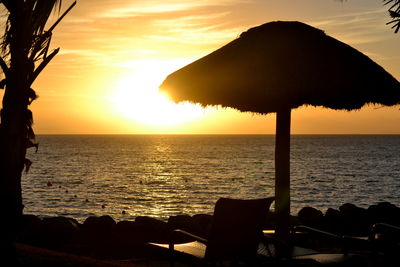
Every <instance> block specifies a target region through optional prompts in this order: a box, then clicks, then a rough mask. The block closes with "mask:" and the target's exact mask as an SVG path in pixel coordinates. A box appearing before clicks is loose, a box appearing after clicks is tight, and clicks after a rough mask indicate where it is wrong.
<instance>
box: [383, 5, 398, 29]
mask: <svg viewBox="0 0 400 267" xmlns="http://www.w3.org/2000/svg"><path fill="white" fill-rule="evenodd" d="M383 3H384V5H389V4H390V7H389V9H388V11H389V16H390V17H391V19H392V20H391V21H389V22H388V23H387V24H394V25H393V26H392V29H395V30H394V33H398V32H399V29H400V19H399V18H400V0H383Z"/></svg>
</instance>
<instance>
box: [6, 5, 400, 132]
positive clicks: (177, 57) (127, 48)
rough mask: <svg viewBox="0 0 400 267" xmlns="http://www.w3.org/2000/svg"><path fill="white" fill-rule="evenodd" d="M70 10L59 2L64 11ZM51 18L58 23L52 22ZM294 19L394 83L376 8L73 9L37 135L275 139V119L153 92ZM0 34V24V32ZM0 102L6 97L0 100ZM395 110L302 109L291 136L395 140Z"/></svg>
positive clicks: (398, 61) (62, 29)
mask: <svg viewBox="0 0 400 267" xmlns="http://www.w3.org/2000/svg"><path fill="white" fill-rule="evenodd" d="M71 3H72V1H68V0H64V1H63V9H66V8H67V7H68V6H69V5H70V4H71ZM54 18H56V16H54ZM274 20H298V21H302V22H305V23H308V24H310V25H312V26H314V27H317V28H320V29H322V30H324V31H325V32H326V33H327V34H328V35H330V36H333V37H334V38H336V39H339V40H340V41H343V42H345V43H347V44H349V45H351V46H353V47H354V48H356V49H358V50H360V51H361V52H363V53H364V54H366V55H368V56H369V57H370V58H372V59H373V60H374V61H376V62H377V63H378V64H380V65H381V66H383V67H384V68H385V69H386V70H387V71H388V72H389V73H391V74H392V75H393V76H395V77H396V78H397V79H400V54H399V52H398V51H399V50H398V47H399V42H400V34H397V35H396V34H394V33H393V30H392V29H391V28H390V26H387V25H385V24H386V22H388V21H389V16H388V13H387V7H385V6H383V5H382V1H381V0H348V1H344V2H341V1H337V0H158V1H156V0H145V1H137V0H78V3H77V5H76V6H75V8H74V9H73V10H72V11H71V12H70V13H69V14H68V15H67V17H65V19H64V20H63V21H62V22H61V24H60V25H59V26H58V27H57V28H56V30H55V31H54V33H53V39H52V47H53V48H56V47H61V51H60V53H59V54H58V55H57V56H56V57H55V58H54V59H53V61H52V62H51V63H50V64H49V66H48V67H47V68H46V69H45V70H44V71H43V72H42V74H41V76H40V77H39V78H38V79H37V81H36V82H35V84H34V86H33V88H34V89H35V90H36V92H37V93H38V95H39V99H38V100H37V101H35V102H34V103H33V104H32V106H31V109H32V111H33V113H34V119H35V125H34V129H35V131H36V133H37V134H165V133H170V134H273V133H274V132H275V115H274V114H271V115H267V116H261V115H257V114H250V113H239V112H237V111H234V110H231V109H222V108H211V107H210V108H206V109H203V108H201V107H199V106H197V105H193V104H189V103H184V104H178V105H177V104H174V103H172V102H170V101H169V100H168V99H167V97H166V96H164V95H161V94H160V93H158V85H159V84H160V83H161V82H162V81H163V79H164V78H165V77H166V76H167V75H168V74H169V73H171V72H173V71H174V70H177V69H178V68H180V67H183V66H184V65H186V64H188V63H190V62H192V61H194V60H196V59H198V58H200V57H202V56H205V55H207V54H208V53H210V52H212V51H213V50H215V49H217V48H219V47H221V46H223V45H224V44H226V43H228V42H229V41H231V40H233V39H234V38H236V37H238V35H239V34H240V33H241V32H243V31H245V30H247V29H248V28H250V27H254V26H257V25H260V24H263V23H266V22H269V21H274ZM2 25H3V24H2ZM0 94H1V96H2V94H3V92H0ZM399 122H400V110H399V106H397V107H391V108H389V107H380V106H370V107H366V108H363V109H362V110H361V111H356V112H346V111H333V110H328V109H321V108H311V107H307V108H306V107H302V108H299V109H296V110H294V111H293V113H292V133H293V134H400V123H399Z"/></svg>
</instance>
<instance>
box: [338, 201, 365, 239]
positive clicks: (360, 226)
mask: <svg viewBox="0 0 400 267" xmlns="http://www.w3.org/2000/svg"><path fill="white" fill-rule="evenodd" d="M339 211H340V215H341V217H342V220H343V232H342V234H347V235H359V236H366V235H368V233H369V231H370V228H371V227H370V223H369V221H368V216H367V210H366V209H364V208H360V207H357V206H356V205H354V204H351V203H346V204H343V205H342V206H340V207H339Z"/></svg>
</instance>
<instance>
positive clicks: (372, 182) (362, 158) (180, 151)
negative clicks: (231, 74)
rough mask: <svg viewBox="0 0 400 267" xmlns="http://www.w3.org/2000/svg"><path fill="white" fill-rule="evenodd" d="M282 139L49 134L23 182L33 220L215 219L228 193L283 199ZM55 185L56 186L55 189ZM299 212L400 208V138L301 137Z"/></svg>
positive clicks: (296, 147)
mask: <svg viewBox="0 0 400 267" xmlns="http://www.w3.org/2000/svg"><path fill="white" fill-rule="evenodd" d="M274 138H275V137H274V136H273V135H41V136H38V137H37V141H38V142H39V143H40V146H39V151H38V152H37V153H35V152H34V151H33V150H30V151H29V152H28V156H27V157H28V158H29V159H30V160H31V161H33V165H32V167H31V170H30V171H29V173H28V174H24V175H23V177H22V186H23V198H24V205H25V209H24V212H25V213H26V214H35V215H39V216H69V217H73V218H75V219H77V220H79V221H83V220H84V219H85V218H87V217H88V216H90V215H97V216H100V215H106V214H107V215H111V216H112V217H113V218H114V219H115V220H117V221H120V220H133V219H134V218H135V217H136V216H142V215H146V216H152V217H155V218H160V219H166V218H168V216H171V215H177V214H189V215H193V214H197V213H208V214H212V212H213V207H214V204H215V202H216V200H217V199H218V198H220V197H233V198H261V197H268V196H273V195H274V145H275V139H274ZM49 182H50V183H51V184H52V185H51V186H49V185H48V183H49ZM291 195H292V201H291V207H292V214H297V212H298V211H299V210H300V209H301V208H302V207H304V206H312V207H315V208H318V209H321V210H322V211H325V210H326V209H327V208H338V207H339V206H340V205H342V204H343V203H346V202H350V203H354V204H356V205H358V206H361V207H368V206H369V205H372V204H375V203H377V202H381V201H389V202H391V203H393V204H396V205H398V206H400V135H294V136H292V139H291Z"/></svg>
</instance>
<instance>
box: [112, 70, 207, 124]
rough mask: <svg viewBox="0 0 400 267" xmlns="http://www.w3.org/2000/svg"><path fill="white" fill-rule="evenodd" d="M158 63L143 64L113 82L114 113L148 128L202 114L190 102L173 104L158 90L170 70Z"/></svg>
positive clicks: (180, 122)
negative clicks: (116, 112) (115, 111)
mask: <svg viewBox="0 0 400 267" xmlns="http://www.w3.org/2000/svg"><path fill="white" fill-rule="evenodd" d="M161 66H162V64H156V63H143V62H142V64H140V69H139V70H137V69H135V70H133V71H132V72H131V73H127V74H124V75H122V76H121V77H120V78H119V79H117V81H116V83H115V88H114V91H113V96H112V99H113V103H114V106H115V108H116V109H117V110H118V112H119V113H120V114H121V115H122V116H124V117H126V118H130V119H132V120H134V121H136V122H139V123H142V124H145V125H152V126H173V125H179V124H182V123H185V122H188V121H191V120H195V119H197V118H200V117H202V116H203V115H204V109H203V108H202V107H201V106H199V105H194V104H191V103H187V102H186V103H179V104H176V103H174V102H172V101H171V100H169V99H168V96H166V95H164V94H162V93H160V92H159V90H158V86H159V85H160V84H161V82H162V81H163V79H164V78H165V77H166V76H167V74H168V73H170V72H171V70H165V68H162V67H161Z"/></svg>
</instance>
